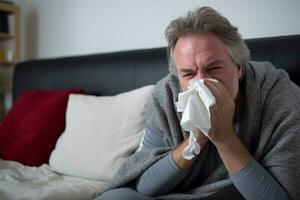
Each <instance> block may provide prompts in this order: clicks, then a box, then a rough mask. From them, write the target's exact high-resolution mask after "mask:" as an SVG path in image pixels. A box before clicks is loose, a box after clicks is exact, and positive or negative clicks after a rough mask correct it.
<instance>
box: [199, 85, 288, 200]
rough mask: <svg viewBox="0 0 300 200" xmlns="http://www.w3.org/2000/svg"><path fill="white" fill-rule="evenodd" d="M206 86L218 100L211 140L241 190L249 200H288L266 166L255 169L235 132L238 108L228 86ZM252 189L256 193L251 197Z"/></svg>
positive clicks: (214, 112) (250, 157)
mask: <svg viewBox="0 0 300 200" xmlns="http://www.w3.org/2000/svg"><path fill="white" fill-rule="evenodd" d="M205 84H206V85H207V87H208V88H209V89H210V91H211V92H212V93H213V95H214V97H215V98H216V105H214V106H212V107H211V110H210V111H211V122H212V128H211V130H210V132H209V134H208V138H209V139H210V141H211V142H212V143H213V144H214V145H215V146H216V149H217V150H218V152H219V154H220V157H221V159H222V160H223V163H224V165H225V167H226V169H227V171H228V173H229V175H230V176H231V178H232V180H233V183H234V184H235V186H236V187H237V189H238V190H239V191H240V193H241V194H242V195H243V196H244V197H245V198H246V199H270V197H272V196H273V195H271V194H274V193H275V194H278V195H277V197H278V199H288V196H287V194H286V192H285V191H284V190H283V188H282V187H281V186H280V185H279V184H278V183H277V182H276V180H275V179H274V178H273V177H272V176H271V175H270V174H269V173H268V172H267V171H266V170H264V169H263V167H262V166H260V165H259V164H258V163H254V164H256V165H255V166H254V164H253V162H254V158H253V157H252V156H251V154H250V153H249V152H248V150H247V149H246V148H245V146H244V145H243V144H242V142H241V141H240V140H239V138H238V137H237V135H236V134H235V132H234V131H233V128H232V124H233V123H232V121H233V115H234V109H235V104H234V101H233V100H232V98H231V97H230V95H229V94H228V92H227V90H226V88H225V87H224V85H223V84H222V83H220V82H218V83H215V82H211V81H207V80H206V81H205ZM251 161H252V163H251ZM243 170H244V171H243ZM250 172H251V173H250ZM245 174H246V175H247V176H246V175H245ZM241 177H242V178H241ZM262 177H263V178H262ZM258 183H260V184H262V185H263V186H261V185H260V184H258ZM267 185H269V186H270V187H266V186H267ZM247 186H248V187H247ZM250 188H251V190H252V191H256V193H255V194H253V193H251V192H250ZM257 194H264V195H260V196H257ZM268 194H269V195H268Z"/></svg>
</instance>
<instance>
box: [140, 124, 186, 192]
mask: <svg viewBox="0 0 300 200" xmlns="http://www.w3.org/2000/svg"><path fill="white" fill-rule="evenodd" d="M157 131H158V130H156V129H153V128H152V127H150V126H148V125H147V123H146V127H145V135H144V141H143V145H142V150H143V149H147V148H153V147H162V146H164V143H163V138H162V136H161V134H160V133H158V132H157ZM188 171H189V170H181V169H179V168H178V167H177V165H176V163H175V161H174V159H173V157H172V152H170V153H169V154H167V156H166V157H164V158H163V159H161V160H159V161H158V162H156V163H155V164H153V165H152V166H151V167H150V168H148V169H147V170H146V171H145V172H144V173H143V174H142V175H141V176H140V177H139V179H138V181H137V191H138V192H140V193H142V194H145V195H148V196H158V195H162V194H166V193H168V192H170V191H171V190H172V189H174V188H175V187H176V186H177V185H178V184H179V183H180V182H181V181H182V180H183V179H184V178H185V177H186V175H187V174H188Z"/></svg>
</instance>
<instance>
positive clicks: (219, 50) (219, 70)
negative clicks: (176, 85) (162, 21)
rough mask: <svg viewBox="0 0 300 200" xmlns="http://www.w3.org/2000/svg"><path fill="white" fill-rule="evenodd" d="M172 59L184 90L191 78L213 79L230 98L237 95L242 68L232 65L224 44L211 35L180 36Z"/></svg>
mask: <svg viewBox="0 0 300 200" xmlns="http://www.w3.org/2000/svg"><path fill="white" fill-rule="evenodd" d="M173 57H174V62H175V65H176V69H177V72H178V78H179V81H180V84H181V87H182V89H183V90H184V91H185V90H187V89H188V85H189V80H191V79H204V78H214V79H217V80H218V81H220V82H221V83H223V85H224V86H225V87H226V88H227V90H228V92H229V94H230V96H231V97H232V98H233V99H235V97H236V96H237V93H238V88H239V78H240V77H241V75H242V67H241V66H240V65H237V64H235V63H234V62H233V60H232V59H231V57H230V55H229V54H228V52H227V49H226V46H225V44H224V42H223V41H222V40H221V39H219V38H218V37H217V36H215V35H214V34H213V33H201V34H190V35H186V36H184V37H180V38H179V39H178V41H177V43H176V46H175V48H174V51H173Z"/></svg>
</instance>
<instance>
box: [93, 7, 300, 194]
mask: <svg viewBox="0 0 300 200" xmlns="http://www.w3.org/2000/svg"><path fill="white" fill-rule="evenodd" d="M166 37H167V40H168V51H169V63H170V68H169V69H170V72H171V74H169V75H168V76H167V77H166V78H164V79H162V80H161V81H160V82H158V83H157V85H156V87H155V90H154V93H153V98H152V99H151V100H150V102H149V103H148V105H147V109H146V113H147V119H146V128H145V136H144V141H143V147H142V150H141V151H140V152H137V153H136V154H134V155H133V156H132V157H131V158H130V159H129V160H128V161H127V162H126V163H125V164H124V165H123V167H122V168H121V169H120V170H119V172H118V173H117V175H116V176H115V177H114V178H113V180H112V182H111V185H110V189H111V190H108V191H107V192H105V193H103V194H102V195H101V196H100V197H99V199H155V198H157V199H296V197H297V198H298V197H299V196H300V192H299V191H300V188H299V187H300V175H299V174H300V173H298V169H299V168H300V149H299V148H300V137H299V131H300V107H299V105H298V102H300V91H299V88H298V87H297V86H296V85H295V84H294V83H292V82H291V81H290V80H289V78H288V75H287V74H286V73H285V72H284V71H282V70H277V69H275V68H274V67H273V66H272V65H271V64H270V63H267V62H249V51H248V49H247V47H246V45H245V44H244V42H243V41H242V39H241V37H240V35H239V34H238V32H237V28H235V27H233V26H232V25H231V24H230V22H229V21H228V20H227V19H226V18H224V17H222V16H221V15H219V14H218V13H217V12H216V11H215V10H213V9H211V8H209V7H202V8H200V9H197V10H195V11H194V12H189V13H188V15H187V16H185V17H184V18H178V19H176V20H174V21H172V22H171V23H170V25H169V26H168V27H167V29H166ZM207 78H212V79H216V80H217V82H214V81H210V79H207ZM192 79H197V80H201V79H204V84H205V85H206V86H207V88H208V89H209V90H210V91H211V93H212V94H213V96H214V97H215V102H216V103H215V104H214V105H213V106H211V107H210V115H211V117H210V120H211V129H210V130H209V133H208V135H207V137H206V136H205V135H204V134H203V133H202V132H201V131H200V130H199V129H196V128H195V129H194V132H195V133H196V134H195V137H196V142H197V143H198V144H199V145H200V147H201V151H200V153H199V154H198V155H196V156H195V157H194V158H193V159H191V160H188V159H186V158H184V157H183V155H182V152H183V150H184V149H185V148H186V147H187V146H188V145H189V138H188V133H186V132H185V131H183V129H182V128H181V126H180V120H181V114H180V113H178V112H177V111H176V108H175V102H177V101H178V94H179V93H180V92H182V91H186V90H188V86H189V81H190V80H192ZM199 115H200V113H199ZM117 187H123V188H117ZM113 188H117V189H113Z"/></svg>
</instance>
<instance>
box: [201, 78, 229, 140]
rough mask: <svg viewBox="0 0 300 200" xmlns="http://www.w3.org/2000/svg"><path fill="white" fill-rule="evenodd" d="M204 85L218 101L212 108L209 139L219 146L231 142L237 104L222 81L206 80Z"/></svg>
mask: <svg viewBox="0 0 300 200" xmlns="http://www.w3.org/2000/svg"><path fill="white" fill-rule="evenodd" d="M204 83H205V85H206V86H207V87H208V88H209V90H210V91H211V93H212V94H213V96H214V97H215V99H216V104H215V105H213V106H211V107H210V114H211V129H210V131H209V133H208V138H209V139H210V140H211V142H212V143H214V144H215V145H218V144H221V143H223V142H226V141H228V140H230V139H231V138H232V136H233V135H234V132H233V127H232V122H233V116H234V110H235V103H234V100H233V99H232V97H231V96H230V95H229V92H228V90H227V89H226V88H225V86H224V85H223V84H222V83H221V82H220V81H218V82H217V83H216V82H213V81H209V80H207V79H205V80H204Z"/></svg>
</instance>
